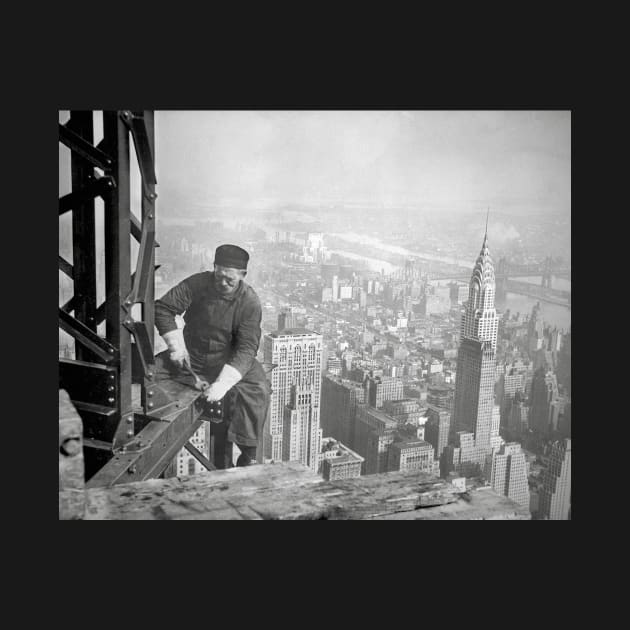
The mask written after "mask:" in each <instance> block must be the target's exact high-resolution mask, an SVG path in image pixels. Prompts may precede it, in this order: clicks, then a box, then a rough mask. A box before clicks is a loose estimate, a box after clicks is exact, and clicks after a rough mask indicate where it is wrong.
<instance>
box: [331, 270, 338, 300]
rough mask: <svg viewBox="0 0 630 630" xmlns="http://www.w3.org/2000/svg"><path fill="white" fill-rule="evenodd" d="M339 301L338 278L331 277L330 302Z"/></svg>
mask: <svg viewBox="0 0 630 630" xmlns="http://www.w3.org/2000/svg"><path fill="white" fill-rule="evenodd" d="M338 299H339V278H338V277H337V276H333V277H332V301H333V302H336V301H337V300H338Z"/></svg>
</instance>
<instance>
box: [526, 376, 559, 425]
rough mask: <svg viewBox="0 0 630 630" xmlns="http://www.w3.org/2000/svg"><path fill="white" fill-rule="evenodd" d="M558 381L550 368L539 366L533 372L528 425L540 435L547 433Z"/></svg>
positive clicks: (556, 397)
mask: <svg viewBox="0 0 630 630" xmlns="http://www.w3.org/2000/svg"><path fill="white" fill-rule="evenodd" d="M558 395H559V393H558V381H557V379H556V375H555V374H554V372H553V371H552V370H549V369H545V368H544V367H542V366H541V367H539V368H538V369H537V370H536V371H535V372H534V378H533V380H532V387H531V393H530V398H529V400H530V416H529V427H530V429H532V430H534V431H536V432H537V433H539V434H541V435H546V434H547V433H549V431H550V428H551V422H552V415H553V413H554V410H555V409H556V405H554V404H553V403H554V402H555V401H557V399H558Z"/></svg>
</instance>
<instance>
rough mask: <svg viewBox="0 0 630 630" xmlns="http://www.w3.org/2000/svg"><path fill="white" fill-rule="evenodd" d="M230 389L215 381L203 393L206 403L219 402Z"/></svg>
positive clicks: (224, 384)
mask: <svg viewBox="0 0 630 630" xmlns="http://www.w3.org/2000/svg"><path fill="white" fill-rule="evenodd" d="M229 389H230V388H229V387H228V386H227V384H226V383H219V382H218V381H215V382H214V383H212V385H210V387H208V388H207V389H206V390H205V391H204V393H203V394H204V396H205V397H206V400H207V401H208V402H215V401H217V400H221V399H222V398H223V397H224V396H225V395H226V394H227V393H228V390H229Z"/></svg>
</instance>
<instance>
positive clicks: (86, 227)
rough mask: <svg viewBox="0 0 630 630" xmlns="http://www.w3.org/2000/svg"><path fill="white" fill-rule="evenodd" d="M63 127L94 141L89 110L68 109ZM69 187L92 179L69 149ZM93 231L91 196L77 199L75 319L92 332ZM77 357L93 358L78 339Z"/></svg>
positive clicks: (74, 213)
mask: <svg viewBox="0 0 630 630" xmlns="http://www.w3.org/2000/svg"><path fill="white" fill-rule="evenodd" d="M67 127H68V128H69V129H70V130H71V131H74V132H75V133H76V134H77V135H79V136H81V138H83V139H84V140H86V141H87V142H89V143H90V144H94V130H93V127H94V125H93V117H92V112H91V111H72V112H70V120H69V121H68V124H67ZM71 166H72V190H73V192H75V191H78V190H80V189H82V188H83V187H85V186H87V185H88V184H90V183H91V182H93V181H94V167H93V166H92V165H91V164H90V163H89V162H88V161H86V160H85V159H84V158H83V157H81V156H80V155H78V154H77V153H76V152H75V151H72V155H71ZM95 252H96V235H95V218H94V199H88V200H84V201H81V202H80V203H77V204H76V206H75V207H74V208H73V209H72V259H73V263H72V266H73V279H74V303H73V304H74V315H75V319H77V320H78V321H80V322H81V323H83V324H85V325H86V326H87V327H88V328H89V329H90V330H92V331H93V332H96V324H97V322H96V253H95ZM75 356H76V358H77V360H79V361H94V360H97V357H96V355H95V354H94V353H93V352H91V351H90V350H89V349H88V348H86V347H85V346H83V345H82V344H80V343H77V344H75Z"/></svg>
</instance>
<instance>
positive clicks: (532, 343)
mask: <svg viewBox="0 0 630 630" xmlns="http://www.w3.org/2000/svg"><path fill="white" fill-rule="evenodd" d="M544 334H545V333H544V322H543V317H542V311H541V310H540V302H536V304H534V307H533V308H532V314H531V315H530V317H529V322H528V324H527V348H528V350H529V353H530V355H531V356H533V355H534V354H535V353H536V352H537V351H538V350H541V349H542V348H543V347H544V343H545V337H544Z"/></svg>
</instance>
